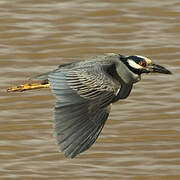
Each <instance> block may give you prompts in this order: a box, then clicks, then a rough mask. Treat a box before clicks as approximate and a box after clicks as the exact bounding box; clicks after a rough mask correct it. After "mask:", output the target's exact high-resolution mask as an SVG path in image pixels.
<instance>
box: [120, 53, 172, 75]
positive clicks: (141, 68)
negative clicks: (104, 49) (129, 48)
mask: <svg viewBox="0 0 180 180" xmlns="http://www.w3.org/2000/svg"><path fill="white" fill-rule="evenodd" d="M123 61H124V63H125V64H126V66H127V67H128V68H129V70H131V71H132V72H133V73H135V74H138V75H141V74H142V73H155V72H156V73H163V74H171V72H170V71H169V70H167V69H166V68H164V67H162V66H160V65H157V64H152V61H151V60H150V59H149V58H147V57H144V56H138V55H135V56H126V57H125V58H124V60H123Z"/></svg>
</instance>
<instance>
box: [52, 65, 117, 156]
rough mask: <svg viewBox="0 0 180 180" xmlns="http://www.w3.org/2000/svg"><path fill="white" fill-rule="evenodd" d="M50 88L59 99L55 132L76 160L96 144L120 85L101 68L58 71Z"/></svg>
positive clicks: (61, 147) (59, 142) (64, 147)
mask: <svg viewBox="0 0 180 180" xmlns="http://www.w3.org/2000/svg"><path fill="white" fill-rule="evenodd" d="M49 82H50V87H51V90H52V92H53V94H54V95H55V96H56V97H57V102H56V106H55V109H54V118H55V123H54V131H55V136H56V138H57V144H60V151H65V156H71V157H72V158H73V157H75V156H76V155H78V154H79V153H81V152H83V151H85V150H87V149H88V148H89V147H90V146H92V144H93V143H94V142H95V141H96V139H97V137H98V136H99V133H100V132H101V130H102V128H103V127H104V124H105V122H106V120H107V118H108V115H109V108H108V106H109V105H110V104H111V102H112V101H113V99H114V97H115V96H116V93H117V90H118V88H119V87H118V86H117V84H116V83H115V82H114V81H113V80H112V79H111V77H109V76H107V74H105V72H103V70H102V69H100V68H95V69H93V70H92V71H89V69H83V70H80V69H75V70H72V71H67V70H66V71H63V70H62V71H60V70H58V71H54V72H52V73H50V74H49Z"/></svg>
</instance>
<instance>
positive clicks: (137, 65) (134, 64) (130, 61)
mask: <svg viewBox="0 0 180 180" xmlns="http://www.w3.org/2000/svg"><path fill="white" fill-rule="evenodd" d="M128 63H129V65H130V66H131V67H133V68H134V69H142V68H143V67H142V66H140V65H139V64H137V63H135V62H134V61H133V60H128Z"/></svg>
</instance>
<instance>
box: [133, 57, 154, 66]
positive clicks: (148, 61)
mask: <svg viewBox="0 0 180 180" xmlns="http://www.w3.org/2000/svg"><path fill="white" fill-rule="evenodd" d="M136 56H137V57H140V58H142V59H144V60H145V61H146V63H147V64H151V63H152V61H151V60H150V59H149V58H147V57H145V56H139V55H136Z"/></svg>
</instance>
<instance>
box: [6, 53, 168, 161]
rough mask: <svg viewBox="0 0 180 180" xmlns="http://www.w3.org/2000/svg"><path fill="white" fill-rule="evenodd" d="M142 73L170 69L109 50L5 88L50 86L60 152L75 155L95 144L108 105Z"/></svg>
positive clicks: (107, 112) (146, 59)
mask: <svg viewBox="0 0 180 180" xmlns="http://www.w3.org/2000/svg"><path fill="white" fill-rule="evenodd" d="M145 73H162V74H171V71H169V70H168V69H167V68H165V67H163V66H160V65H158V64H154V63H152V61H151V59H149V58H147V57H145V56H140V55H131V56H124V55H121V54H116V53H108V54H104V55H101V56H96V57H92V58H88V59H85V60H83V61H77V62H72V63H66V64H62V65H59V66H58V67H57V68H56V69H55V70H53V71H51V72H47V73H43V74H40V75H38V76H36V77H35V78H34V80H33V82H29V83H27V84H23V85H20V86H14V87H10V88H8V89H7V91H8V92H16V91H20V92H22V91H26V90H31V89H39V88H50V89H51V91H52V93H53V94H54V95H55V97H56V104H55V107H54V134H55V136H56V142H57V145H59V146H60V148H59V151H60V152H64V156H65V157H67V156H70V157H71V158H74V157H76V156H77V155H78V154H80V153H82V152H84V151H85V150H87V149H89V148H90V147H91V146H92V145H93V144H94V142H95V141H96V139H97V138H98V136H99V134H100V132H101V131H102V129H103V127H104V125H105V122H106V120H107V118H108V116H109V113H110V109H111V105H112V104H113V103H115V102H117V101H118V100H122V99H125V98H127V97H128V96H129V94H130V92H131V90H132V87H133V84H135V83H137V82H138V81H140V80H141V75H142V74H145Z"/></svg>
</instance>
